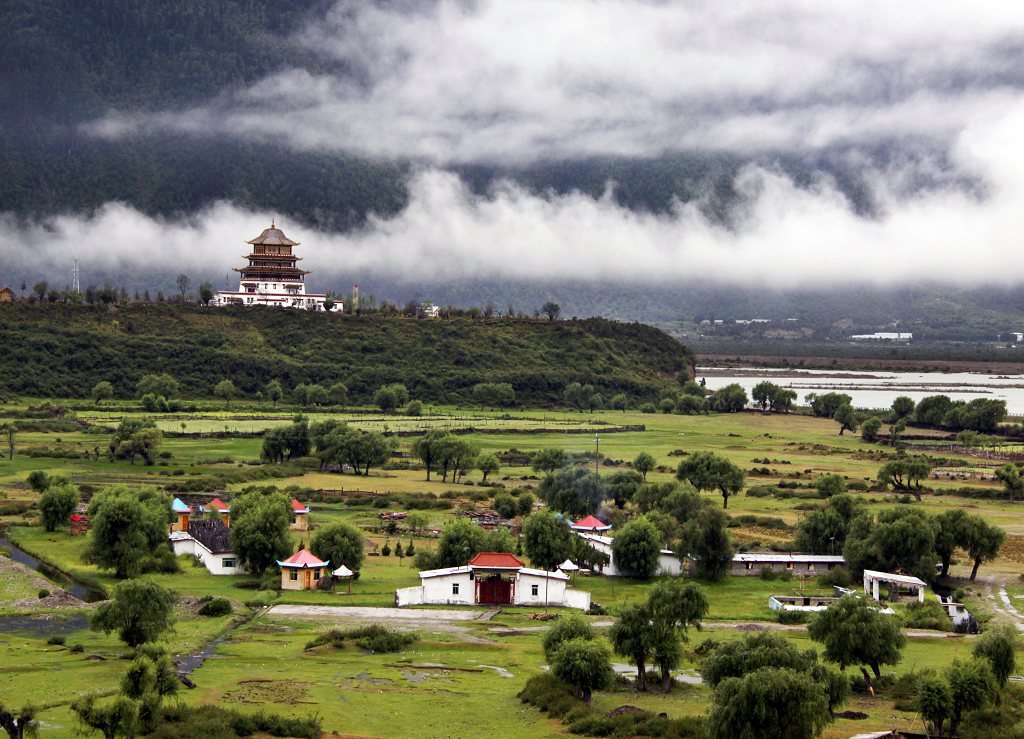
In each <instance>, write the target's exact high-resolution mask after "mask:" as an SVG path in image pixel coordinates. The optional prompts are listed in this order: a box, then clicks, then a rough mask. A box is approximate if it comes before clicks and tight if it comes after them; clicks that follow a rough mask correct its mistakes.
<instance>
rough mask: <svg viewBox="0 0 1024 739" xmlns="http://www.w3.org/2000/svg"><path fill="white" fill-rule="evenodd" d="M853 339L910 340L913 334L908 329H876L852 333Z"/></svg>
mask: <svg viewBox="0 0 1024 739" xmlns="http://www.w3.org/2000/svg"><path fill="white" fill-rule="evenodd" d="M850 338H851V339H852V340H853V341H910V340H912V339H913V338H914V334H913V333H911V332H910V331H877V332H875V333H873V334H854V335H853V336H851V337H850Z"/></svg>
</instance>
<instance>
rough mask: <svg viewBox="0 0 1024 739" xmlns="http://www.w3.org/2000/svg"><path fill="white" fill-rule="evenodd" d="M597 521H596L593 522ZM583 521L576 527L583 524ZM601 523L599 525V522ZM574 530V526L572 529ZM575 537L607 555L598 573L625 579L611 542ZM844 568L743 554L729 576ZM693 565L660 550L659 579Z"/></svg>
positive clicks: (810, 557) (818, 558)
mask: <svg viewBox="0 0 1024 739" xmlns="http://www.w3.org/2000/svg"><path fill="white" fill-rule="evenodd" d="M594 520H595V521H597V519H594ZM585 521H586V519H584V520H583V521H581V522H579V523H584V522H585ZM598 523H600V521H598ZM574 528H575V526H574ZM576 535H577V536H579V537H580V538H581V539H583V540H584V541H586V542H587V543H588V544H590V546H592V547H593V548H594V549H596V550H597V551H599V552H602V553H604V554H606V555H608V560H609V561H608V564H606V565H603V566H602V565H598V567H597V572H599V573H600V574H602V575H606V576H608V577H621V576H623V575H625V576H628V575H629V573H628V572H621V571H620V570H619V568H618V567H616V566H615V555H614V554H612V542H613V541H614V539H612V538H611V537H608V536H601V535H600V534H591V533H586V532H584V531H577V532H576ZM842 564H843V557H842V555H838V554H836V555H830V554H800V553H791V554H778V553H775V552H744V553H741V554H736V555H733V558H732V566H731V567H730V569H729V574H731V575H740V576H759V575H760V574H761V571H762V570H773V571H776V572H790V573H792V574H793V575H795V576H798V577H799V576H811V575H814V574H820V573H822V572H828V571H829V570H831V569H834V568H836V567H838V566H840V565H842ZM693 565H694V562H693V561H692V560H691V561H688V562H687V563H686V565H685V566H684V565H683V563H682V562H681V561H680V559H679V556H678V555H677V554H676V553H675V552H673V551H672V550H671V549H662V550H661V552H659V554H658V569H657V572H656V574H658V575H681V574H683V573H684V572H685V573H687V574H690V573H691V572H692V569H693Z"/></svg>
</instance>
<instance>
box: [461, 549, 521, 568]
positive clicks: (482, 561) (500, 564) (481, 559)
mask: <svg viewBox="0 0 1024 739" xmlns="http://www.w3.org/2000/svg"><path fill="white" fill-rule="evenodd" d="M469 566H470V567H472V568H474V569H477V570H518V569H519V568H520V567H522V566H523V561H522V560H521V559H519V557H517V556H516V555H514V554H509V553H508V552H480V554H478V555H476V556H475V557H473V559H471V560H469Z"/></svg>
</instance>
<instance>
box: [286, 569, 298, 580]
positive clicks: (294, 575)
mask: <svg viewBox="0 0 1024 739" xmlns="http://www.w3.org/2000/svg"><path fill="white" fill-rule="evenodd" d="M288 579H289V580H292V581H293V582H294V581H297V580H298V579H299V571H298V570H288Z"/></svg>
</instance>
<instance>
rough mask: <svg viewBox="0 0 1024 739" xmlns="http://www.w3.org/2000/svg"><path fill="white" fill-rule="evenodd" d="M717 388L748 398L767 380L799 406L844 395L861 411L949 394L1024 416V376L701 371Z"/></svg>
mask: <svg viewBox="0 0 1024 739" xmlns="http://www.w3.org/2000/svg"><path fill="white" fill-rule="evenodd" d="M701 377H704V378H705V379H706V381H707V387H708V388H709V389H712V390H717V389H719V388H722V387H725V386H726V385H729V384H731V383H734V382H735V383H739V384H740V385H742V386H743V387H744V388H745V389H746V391H747V394H748V395H749V394H750V392H751V391H752V390H753V388H754V386H755V385H757V383H759V382H761V381H762V380H771V381H772V382H774V383H775V384H776V385H781V386H783V387H786V388H789V389H791V390H795V391H796V393H797V402H798V403H800V404H803V403H804V396H806V395H808V394H809V393H818V394H819V395H820V394H821V393H827V392H833V391H834V392H843V393H846V394H847V395H849V396H850V397H852V398H853V406H854V407H856V408H870V409H884V408H889V407H890V406H891V405H892V401H893V400H895V399H896V398H897V397H899V396H900V395H906V396H907V397H909V398H911V399H912V400H913V401H914V402H915V403H916V402H917V401H919V400H921V399H922V398H925V397H927V396H929V395H948V396H949V397H950V398H952V399H954V400H965V401H968V402H970V401H972V400H974V399H975V398H989V399H994V400H1005V401H1006V409H1007V411H1008V412H1009V413H1010V415H1012V416H1021V415H1024V375H987V374H981V373H975V372H886V371H881V370H879V371H873V372H848V371H845V370H812V369H806V370H805V369H793V368H791V367H787V368H784V369H773V368H763V367H736V368H728V367H702V368H698V369H697V378H698V379H699V378H701Z"/></svg>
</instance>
